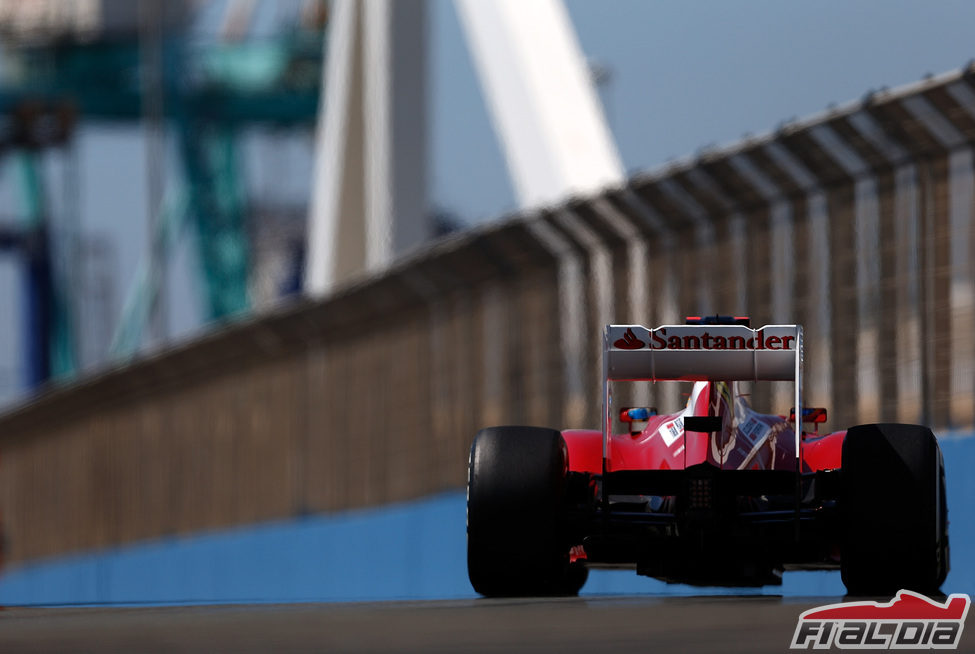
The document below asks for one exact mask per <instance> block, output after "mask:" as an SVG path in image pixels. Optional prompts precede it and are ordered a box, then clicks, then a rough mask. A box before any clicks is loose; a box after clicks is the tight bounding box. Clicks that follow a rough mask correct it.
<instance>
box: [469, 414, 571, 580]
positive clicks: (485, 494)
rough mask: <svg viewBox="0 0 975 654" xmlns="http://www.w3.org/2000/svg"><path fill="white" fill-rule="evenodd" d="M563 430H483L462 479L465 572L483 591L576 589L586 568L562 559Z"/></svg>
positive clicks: (564, 551)
mask: <svg viewBox="0 0 975 654" xmlns="http://www.w3.org/2000/svg"><path fill="white" fill-rule="evenodd" d="M566 468H567V461H566V449H565V444H564V442H563V440H562V434H560V433H559V432H558V431H556V430H554V429H542V428H538V427H490V428H487V429H482V430H481V431H479V432H478V433H477V436H476V437H475V438H474V444H473V445H472V447H471V456H470V465H469V471H468V483H467V571H468V576H469V577H470V581H471V585H472V586H473V587H474V590H476V591H477V592H478V593H480V594H481V595H485V596H487V597H512V596H529V595H531V596H553V595H576V594H578V592H579V589H580V588H582V585H583V584H584V583H585V581H586V577H587V576H588V571H587V570H586V568H585V566H584V565H583V564H581V563H573V564H572V565H571V566H570V564H569V543H567V542H566V541H565V539H564V538H563V536H562V535H561V521H560V514H561V513H562V510H563V500H564V496H565V476H566Z"/></svg>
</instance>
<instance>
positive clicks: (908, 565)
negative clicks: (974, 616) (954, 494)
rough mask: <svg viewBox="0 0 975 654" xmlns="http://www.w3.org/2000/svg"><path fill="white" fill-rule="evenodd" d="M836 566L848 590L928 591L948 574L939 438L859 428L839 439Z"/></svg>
mask: <svg viewBox="0 0 975 654" xmlns="http://www.w3.org/2000/svg"><path fill="white" fill-rule="evenodd" d="M842 466H843V469H842V492H841V495H840V524H841V529H842V534H841V553H840V554H841V565H840V567H841V571H842V575H843V583H844V585H845V586H846V589H847V592H848V593H849V594H850V595H870V596H891V595H893V594H894V593H895V592H896V591H898V590H900V589H901V588H906V589H910V590H915V591H918V592H927V593H931V592H935V591H937V590H938V589H939V588H940V587H941V584H942V583H943V582H944V580H945V577H946V576H947V574H948V519H947V518H948V503H947V500H946V498H945V484H944V460H943V459H942V456H941V450H940V448H939V447H938V441H937V439H936V438H935V436H934V434H933V433H932V432H931V430H930V429H928V428H927V427H922V426H919V425H901V424H877V425H859V426H857V427H853V428H851V429H850V430H849V431H847V433H846V438H845V439H844V441H843V459H842Z"/></svg>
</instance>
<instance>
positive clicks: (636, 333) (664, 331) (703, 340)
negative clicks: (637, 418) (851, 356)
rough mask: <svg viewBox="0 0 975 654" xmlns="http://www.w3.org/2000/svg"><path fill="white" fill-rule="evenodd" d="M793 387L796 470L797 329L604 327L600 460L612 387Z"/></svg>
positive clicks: (607, 429) (799, 364)
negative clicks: (703, 384) (685, 384)
mask: <svg viewBox="0 0 975 654" xmlns="http://www.w3.org/2000/svg"><path fill="white" fill-rule="evenodd" d="M641 380H643V381H654V382H656V381H749V380H750V381H792V382H794V383H795V404H794V407H795V409H794V410H795V416H796V418H795V435H796V466H797V470H798V467H799V451H800V450H799V440H800V435H801V433H802V418H801V416H802V326H801V325H765V326H764V327H759V328H758V329H750V328H749V327H746V326H744V325H662V326H660V327H657V328H656V329H650V328H647V327H644V326H642V325H607V327H606V330H605V332H604V333H603V456H604V458H605V457H608V445H609V434H610V432H611V431H612V426H613V422H612V420H613V417H612V416H613V413H612V397H611V394H610V382H611V381H641Z"/></svg>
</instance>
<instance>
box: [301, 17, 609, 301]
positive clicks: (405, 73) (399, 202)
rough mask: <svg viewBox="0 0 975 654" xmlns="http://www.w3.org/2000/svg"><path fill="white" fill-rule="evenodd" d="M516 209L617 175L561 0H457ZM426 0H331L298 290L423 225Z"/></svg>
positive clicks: (593, 188) (370, 260)
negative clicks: (303, 262) (301, 279)
mask: <svg viewBox="0 0 975 654" xmlns="http://www.w3.org/2000/svg"><path fill="white" fill-rule="evenodd" d="M456 7H457V9H458V12H459V15H460V19H461V24H462V25H463V26H464V31H465V34H466V37H467V42H468V45H469V47H470V49H471V52H472V55H473V59H474V62H475V68H476V70H477V74H478V77H479V78H480V81H481V86H482V88H483V91H484V97H485V98H486V99H487V104H488V110H489V113H490V115H491V118H492V122H493V124H494V128H495V131H496V132H497V134H498V137H499V140H500V142H501V145H502V151H503V154H504V156H505V159H506V162H507V166H508V171H509V174H510V176H511V178H512V181H513V185H514V188H515V191H516V193H517V196H518V202H519V204H520V206H521V207H522V208H523V209H525V208H530V207H536V206H539V205H545V204H552V203H556V202H558V201H560V200H562V199H564V198H566V197H568V196H570V195H582V194H591V193H595V192H597V191H599V190H600V189H602V188H605V187H607V186H613V185H618V184H621V183H622V182H623V180H624V173H623V166H622V164H621V163H620V160H619V155H618V153H617V151H616V147H615V144H614V142H613V139H612V135H611V133H610V131H609V129H608V127H607V126H606V121H605V118H604V116H603V112H602V107H601V105H600V103H599V100H598V96H597V94H596V91H595V88H594V86H593V82H592V79H591V76H590V74H589V70H588V66H587V64H586V60H585V58H584V57H583V55H582V51H581V49H580V47H579V43H578V40H577V39H576V36H575V32H574V30H573V28H572V23H571V21H570V20H569V16H568V13H567V12H566V10H565V7H564V6H563V4H562V2H561V0H490V1H485V0H456ZM425 14H426V6H425V0H366V1H359V0H336V2H335V4H334V10H333V14H332V20H331V24H330V27H329V39H328V45H327V46H326V47H327V52H326V65H325V71H324V75H325V80H324V84H323V86H322V93H323V101H322V103H321V108H320V110H319V111H320V114H319V119H318V129H317V133H316V137H315V138H316V143H315V147H316V152H315V157H316V159H315V170H314V173H313V188H312V198H311V207H310V215H309V221H308V255H307V265H306V268H305V289H306V293H308V294H309V295H312V296H322V295H325V294H327V293H328V292H329V291H330V290H331V289H332V288H333V287H334V285H335V284H337V283H339V282H342V281H345V280H347V279H350V278H354V277H356V276H358V275H361V274H362V273H365V272H372V271H376V270H381V269H382V268H384V267H385V266H387V265H388V264H389V263H390V262H391V261H392V260H393V258H394V257H395V256H397V255H398V254H401V253H403V252H405V251H406V250H408V249H410V248H412V247H415V246H417V245H420V244H421V243H423V242H424V241H426V240H428V239H429V238H430V236H431V235H432V229H431V228H432V225H431V222H430V220H429V216H428V206H427V202H426V179H427V176H426V150H427V147H426V125H425V122H426V121H425V117H426V97H425V94H426V81H425V76H426V75H425V61H424V59H425V56H424V55H425V50H426V45H425V39H426V25H425V23H426V21H425Z"/></svg>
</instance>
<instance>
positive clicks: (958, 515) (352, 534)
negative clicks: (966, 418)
mask: <svg viewBox="0 0 975 654" xmlns="http://www.w3.org/2000/svg"><path fill="white" fill-rule="evenodd" d="M941 447H942V451H943V452H944V456H945V466H946V468H947V480H948V502H949V510H950V515H949V518H950V520H951V527H950V529H951V531H950V534H951V543H952V569H951V573H950V574H949V576H948V580H947V581H946V582H945V585H944V587H943V590H944V591H945V592H946V593H950V592H966V593H969V594H973V593H975V520H973V518H975V510H973V506H972V505H973V501H975V475H973V474H971V471H972V470H975V438H971V437H968V438H945V439H942V441H941ZM464 520H465V501H464V494H463V492H453V493H447V494H443V495H438V496H435V497H430V498H426V499H423V500H420V501H416V502H409V503H404V504H399V505H393V506H385V507H380V508H374V509H368V510H361V511H350V512H346V513H341V514H336V515H326V516H313V517H307V518H300V519H295V520H287V521H280V522H271V523H265V524H261V525H257V526H249V527H242V528H236V529H229V530H225V531H220V532H214V533H205V534H194V535H189V536H185V537H176V538H167V539H162V540H157V541H152V542H149V543H140V544H134V545H128V546H125V547H119V548H114V549H108V550H100V551H97V552H91V553H86V554H78V555H72V556H65V557H60V558H58V559H54V560H46V561H41V562H35V563H31V564H28V565H22V566H18V567H11V568H10V569H8V570H5V571H4V572H3V573H2V574H0V605H32V604H34V605H36V604H45V605H50V604H101V603H119V604H142V603H176V604H183V603H211V602H212V603H224V602H301V601H330V602H331V601H336V602H338V601H341V602H346V601H364V600H392V599H451V598H469V597H474V593H473V591H472V590H471V588H470V585H469V584H468V582H467V568H466V558H465V557H466V549H465V548H466V546H465V536H464ZM755 592H758V593H769V594H782V595H788V596H796V595H802V596H820V595H822V596H838V595H842V594H843V592H844V589H843V584H842V583H841V582H840V578H839V573H836V572H792V573H786V575H785V577H784V579H783V585H782V586H781V587H773V586H770V587H766V588H763V589H759V590H757V591H755ZM616 593H626V594H654V595H688V594H694V595H699V594H702V593H707V594H732V593H733V594H739V593H741V590H739V589H701V588H694V587H690V586H683V585H668V584H664V583H662V582H659V581H656V580H653V579H647V578H644V577H638V576H637V575H636V574H634V573H633V572H626V571H593V573H592V574H591V575H590V577H589V581H588V583H587V584H586V587H585V588H584V589H583V594H587V595H589V594H591V595H599V594H616Z"/></svg>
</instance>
